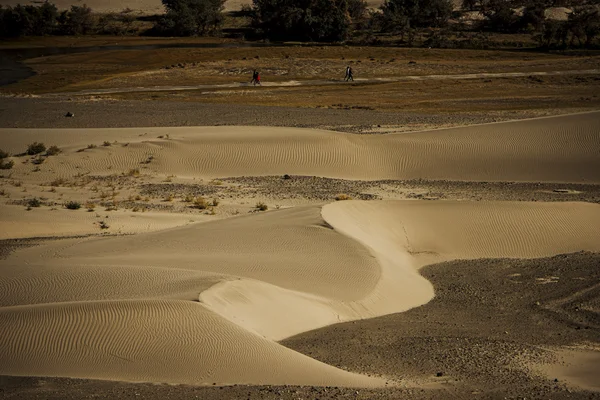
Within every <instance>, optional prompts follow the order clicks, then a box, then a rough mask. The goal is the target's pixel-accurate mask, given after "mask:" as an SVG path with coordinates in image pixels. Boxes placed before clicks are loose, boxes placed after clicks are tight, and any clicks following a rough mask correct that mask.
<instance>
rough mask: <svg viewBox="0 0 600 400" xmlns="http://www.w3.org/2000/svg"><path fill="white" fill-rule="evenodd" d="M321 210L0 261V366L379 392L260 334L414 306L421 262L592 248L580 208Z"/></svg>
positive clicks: (598, 239)
mask: <svg viewBox="0 0 600 400" xmlns="http://www.w3.org/2000/svg"><path fill="white" fill-rule="evenodd" d="M320 212H321V210H320V209H319V208H318V207H305V208H296V209H288V210H280V211H274V212H269V213H264V214H258V215H249V216H245V217H239V218H235V219H229V220H223V221H215V222H210V223H201V224H194V225H190V226H187V227H179V228H173V229H168V230H164V231H160V232H152V233H146V234H139V235H135V236H128V237H117V238H111V237H107V238H87V239H68V240H61V241H57V242H53V243H49V244H47V245H42V246H38V247H34V248H29V249H25V250H21V251H18V252H16V253H14V254H12V255H11V256H9V257H8V258H7V259H6V260H4V261H2V262H0V270H1V271H2V275H0V289H1V290H0V292H1V293H3V296H2V297H0V304H1V305H2V308H0V320H1V322H2V323H1V324H0V326H1V328H0V329H2V331H1V332H0V334H2V337H3V338H6V340H4V341H3V344H2V345H1V346H2V347H0V360H1V361H2V362H1V363H0V365H2V366H3V367H2V370H1V371H0V373H4V374H13V375H14V374H17V375H57V376H76V377H92V378H101V379H120V380H135V381H139V380H141V381H162V382H181V383H196V384H198V383H201V384H202V383H204V384H210V383H212V382H216V383H219V384H227V383H270V384H275V383H288V384H290V383H295V384H310V385H320V384H327V385H346V386H353V385H355V386H362V385H378V384H382V382H381V381H378V380H369V379H368V378H365V377H357V376H354V375H349V374H347V373H345V372H343V371H339V370H336V369H334V368H331V367H326V366H324V365H322V364H320V363H317V362H316V361H314V360H311V359H309V358H307V357H304V356H300V355H299V354H297V353H294V352H292V351H290V350H287V349H285V348H283V347H281V346H279V345H277V344H276V343H275V342H273V341H271V340H269V339H281V338H284V337H288V336H291V335H293V334H296V333H299V332H302V331H306V330H310V329H314V328H316V327H319V326H324V325H327V324H331V323H335V322H338V321H347V320H352V319H358V318H368V317H374V316H378V315H383V314H387V313H392V312H398V311H403V310H406V309H408V308H411V307H414V306H417V305H419V304H423V303H425V302H427V301H428V300H429V299H430V298H431V297H432V296H433V288H432V287H431V285H430V284H429V282H427V281H426V280H425V279H423V278H422V277H421V276H420V275H419V274H418V268H419V267H420V266H422V265H424V264H428V263H431V262H438V261H444V260H450V259H455V258H478V257H537V256H542V255H552V254H557V253H564V252H569V251H577V250H592V251H600V228H598V227H600V206H598V205H595V204H585V203H552V204H544V203H525V202H519V203H510V202H506V203H505V202H479V203H471V202H454V201H448V202H419V201H396V202H393V201H390V202H360V201H350V202H337V203H334V204H330V205H327V206H325V207H324V208H323V210H322V214H323V218H324V220H323V219H321V218H320V217H319V214H320ZM325 221H326V222H327V223H328V224H329V225H331V226H333V227H334V229H335V230H332V229H330V228H327V227H326V226H324V222H325ZM340 233H341V234H340ZM359 243H362V245H361V244H359ZM363 246H366V248H365V247H363ZM373 256H375V258H373ZM196 300H200V303H197V302H196ZM34 326H35V327H36V329H33V327H34ZM74 327H75V329H74ZM278 371H286V372H281V373H280V372H278Z"/></svg>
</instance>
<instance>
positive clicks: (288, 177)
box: [283, 174, 292, 179]
mask: <svg viewBox="0 0 600 400" xmlns="http://www.w3.org/2000/svg"><path fill="white" fill-rule="evenodd" d="M283 179H292V177H291V176H289V175H288V174H285V175H284V176H283Z"/></svg>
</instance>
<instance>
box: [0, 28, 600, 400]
mask: <svg viewBox="0 0 600 400" xmlns="http://www.w3.org/2000/svg"><path fill="white" fill-rule="evenodd" d="M45 40H49V39H43V40H42V41H41V45H44V41H45ZM57 40H67V39H57ZM132 41H133V42H134V43H126V44H124V46H132V47H131V48H125V49H124V48H118V49H115V48H110V47H109V48H100V49H98V48H96V49H94V50H91V49H87V48H88V47H89V46H95V47H98V46H100V47H102V46H101V45H99V44H98V43H81V42H80V43H78V46H80V47H81V48H84V49H86V50H82V51H77V50H69V51H68V52H67V51H63V50H60V49H62V48H63V47H61V45H57V46H55V47H53V48H52V47H48V48H50V49H54V50H50V53H52V54H50V55H41V54H40V53H39V51H40V50H39V49H38V50H35V48H36V46H35V43H25V42H23V43H21V47H19V43H17V42H15V43H8V44H6V45H5V46H4V47H3V50H2V51H4V52H5V54H7V55H8V56H10V57H9V58H10V60H12V61H3V68H4V69H5V70H7V71H9V72H10V74H7V75H6V76H10V77H11V78H10V82H9V81H8V80H6V81H4V86H2V87H0V91H1V92H2V93H3V94H2V96H1V97H0V149H2V150H3V151H5V152H8V153H10V156H9V157H7V158H5V159H4V160H3V165H4V163H6V162H8V161H13V162H14V165H13V166H12V168H10V169H3V170H1V171H0V182H1V185H2V187H1V198H0V199H1V201H0V223H1V226H2V229H1V230H0V337H2V340H1V341H0V375H1V377H0V394H1V396H2V398H7V399H9V398H10V399H13V398H14V399H32V398H40V399H50V398H52V399H54V398H56V399H58V398H67V399H78V398H87V397H97V398H129V397H132V398H133V397H138V398H156V399H158V398H206V399H221V398H244V399H246V398H267V399H315V398H363V399H370V398H384V399H385V398H389V399H391V398H423V399H426V398H448V397H457V398H464V397H473V398H532V397H533V398H555V399H562V398H574V399H577V398H581V399H583V398H585V399H587V398H596V397H600V386H598V382H599V381H600V379H599V375H598V372H597V371H599V370H600V308H599V307H600V306H599V301H600V291H599V290H600V289H599V282H600V276H599V271H600V268H599V267H600V256H599V255H598V254H599V252H600V208H599V207H600V206H599V204H598V203H600V172H599V171H600V150H599V149H600V111H598V107H599V105H598V103H599V102H600V98H598V97H597V93H598V88H599V83H598V82H600V81H599V80H598V74H599V72H598V71H599V69H598V60H599V59H598V58H597V56H593V55H591V56H590V55H585V56H580V55H570V56H565V55H552V54H538V53H519V52H515V53H511V52H491V51H490V52H487V51H485V52H483V51H482V52H471V51H447V52H444V51H438V50H436V51H427V50H423V49H391V48H377V49H370V48H363V49H357V48H343V47H339V48H329V49H327V48H321V47H302V46H300V47H273V48H266V47H265V48H263V47H260V48H247V47H232V48H223V47H219V46H214V43H213V44H211V46H212V47H205V48H201V47H198V46H199V45H200V44H199V43H187V45H189V46H190V47H189V48H186V49H180V48H173V47H166V48H155V49H148V48H139V47H136V46H140V45H141V44H140V43H139V42H137V39H133V40H132ZM38 44H39V43H38ZM63 44H64V43H63ZM104 44H108V43H104ZM155 44H156V43H155ZM55 45H56V43H55ZM228 45H231V44H228ZM111 46H112V44H111ZM74 47H77V46H74ZM71 48H73V47H71ZM32 49H34V50H32ZM53 51H54V53H53ZM19 52H22V54H24V55H27V56H23V57H21V58H14V57H15V55H16V54H19ZM36 52H38V53H36ZM349 59H351V60H353V61H352V62H353V63H355V65H365V67H364V68H363V69H362V72H363V73H364V74H365V75H366V76H363V77H360V79H362V80H360V81H359V80H358V79H357V81H356V82H355V83H348V84H345V83H344V82H340V79H339V77H337V78H336V76H335V74H336V73H337V72H338V70H342V71H343V67H344V65H345V63H346V62H347V61H348V60H349ZM392 59H394V60H392ZM459 59H460V61H459ZM7 60H8V58H7ZM233 60H236V61H235V62H234V61H233ZM396 60H401V61H396ZM408 60H410V61H414V63H411V64H409V63H408ZM359 61H360V62H359ZM234 64H235V65H236V66H235V68H234ZM165 67H168V68H165ZM252 68H261V70H262V71H266V72H265V73H264V76H265V78H264V79H265V83H264V86H263V87H251V86H249V85H248V84H247V82H245V81H242V78H244V79H245V78H246V75H247V73H248V71H250V70H251V69H252ZM361 68H362V67H361ZM276 71H279V74H278V73H276ZM490 74H495V75H490ZM359 76H360V75H359ZM359 76H357V78H358V77H359ZM267 77H268V78H267ZM67 112H69V113H72V114H74V116H73V117H66V116H65V114H66V113H67ZM34 142H42V143H44V144H45V145H46V146H47V147H50V146H57V147H58V148H59V149H60V151H59V152H56V153H55V154H54V153H53V154H51V155H46V153H45V152H42V153H40V154H37V155H27V154H26V150H27V148H28V145H30V144H32V143H34Z"/></svg>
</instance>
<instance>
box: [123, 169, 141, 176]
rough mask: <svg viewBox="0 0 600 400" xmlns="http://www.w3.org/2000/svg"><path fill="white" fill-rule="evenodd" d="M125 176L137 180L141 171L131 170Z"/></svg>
mask: <svg viewBox="0 0 600 400" xmlns="http://www.w3.org/2000/svg"><path fill="white" fill-rule="evenodd" d="M124 175H126V176H132V177H134V178H137V177H138V176H140V170H139V169H138V168H131V169H130V170H129V171H127V172H126V173H125V174H124Z"/></svg>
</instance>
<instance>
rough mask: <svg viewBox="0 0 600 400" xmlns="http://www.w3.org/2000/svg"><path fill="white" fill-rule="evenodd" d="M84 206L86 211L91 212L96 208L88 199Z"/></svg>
mask: <svg viewBox="0 0 600 400" xmlns="http://www.w3.org/2000/svg"><path fill="white" fill-rule="evenodd" d="M85 208H86V209H87V210H88V212H93V211H94V210H95V209H96V204H95V203H93V202H91V201H88V202H87V203H85Z"/></svg>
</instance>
